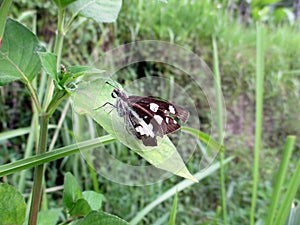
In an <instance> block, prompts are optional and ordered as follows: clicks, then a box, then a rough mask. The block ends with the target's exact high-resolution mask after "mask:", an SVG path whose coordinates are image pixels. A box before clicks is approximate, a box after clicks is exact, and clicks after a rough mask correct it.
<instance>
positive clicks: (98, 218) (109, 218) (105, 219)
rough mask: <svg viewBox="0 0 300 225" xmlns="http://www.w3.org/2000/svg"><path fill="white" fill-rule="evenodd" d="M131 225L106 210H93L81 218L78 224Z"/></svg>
mask: <svg viewBox="0 0 300 225" xmlns="http://www.w3.org/2000/svg"><path fill="white" fill-rule="evenodd" d="M98 224H105V225H129V223H128V222H126V221H125V220H123V219H121V218H119V217H117V216H115V215H111V214H108V213H105V212H95V211H94V212H91V213H90V214H89V215H87V216H86V217H85V218H84V219H81V220H80V221H78V222H77V223H76V225H98Z"/></svg>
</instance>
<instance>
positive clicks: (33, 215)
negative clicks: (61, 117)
mask: <svg viewBox="0 0 300 225" xmlns="http://www.w3.org/2000/svg"><path fill="white" fill-rule="evenodd" d="M48 122H49V121H48V116H47V115H46V114H42V115H41V116H40V138H39V144H38V149H37V152H36V154H41V153H45V152H46V148H47V136H48ZM43 175H44V164H42V165H39V166H37V167H35V170H34V180H33V183H34V186H33V192H32V201H31V206H30V214H29V223H28V224H29V225H35V224H36V223H37V216H38V212H39V207H40V204H41V199H42V182H43Z"/></svg>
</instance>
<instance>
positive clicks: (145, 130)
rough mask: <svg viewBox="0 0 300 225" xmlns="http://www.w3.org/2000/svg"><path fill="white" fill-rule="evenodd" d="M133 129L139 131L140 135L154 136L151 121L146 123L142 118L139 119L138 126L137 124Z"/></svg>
mask: <svg viewBox="0 0 300 225" xmlns="http://www.w3.org/2000/svg"><path fill="white" fill-rule="evenodd" d="M135 130H136V131H137V132H139V133H140V134H141V135H146V136H150V137H154V133H153V126H152V124H151V123H149V124H147V123H145V121H143V120H141V121H140V126H137V127H136V128H135Z"/></svg>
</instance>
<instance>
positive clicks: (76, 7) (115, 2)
mask: <svg viewBox="0 0 300 225" xmlns="http://www.w3.org/2000/svg"><path fill="white" fill-rule="evenodd" d="M121 5H122V0H110V1H100V0H97V1H91V0H79V1H75V2H74V3H72V4H71V5H70V10H71V11H72V12H73V13H74V14H78V13H79V14H80V15H83V16H84V17H86V18H90V19H93V20H95V21H96V22H97V23H111V22H115V21H116V19H117V17H118V14H119V12H120V9H121ZM99 12H101V13H99Z"/></svg>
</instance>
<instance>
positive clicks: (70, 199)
mask: <svg viewBox="0 0 300 225" xmlns="http://www.w3.org/2000/svg"><path fill="white" fill-rule="evenodd" d="M82 197H83V195H82V193H81V191H80V188H79V186H78V184H77V181H76V179H75V177H74V176H73V175H72V174H71V173H67V174H66V175H65V182H64V196H63V202H64V205H65V206H66V208H67V209H68V210H69V211H70V210H72V208H73V207H74V205H75V203H76V202H77V200H79V199H82Z"/></svg>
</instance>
